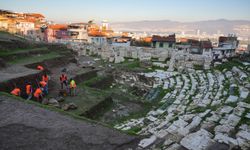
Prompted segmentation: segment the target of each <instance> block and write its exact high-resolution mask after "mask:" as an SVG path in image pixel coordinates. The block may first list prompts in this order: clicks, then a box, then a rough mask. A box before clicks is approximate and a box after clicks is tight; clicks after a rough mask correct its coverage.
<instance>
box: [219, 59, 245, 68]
mask: <svg viewBox="0 0 250 150" xmlns="http://www.w3.org/2000/svg"><path fill="white" fill-rule="evenodd" d="M234 66H241V67H244V65H243V64H242V63H241V62H239V61H238V60H237V59H233V60H230V61H228V62H225V63H222V64H220V65H218V66H216V67H214V69H215V70H219V71H223V70H224V69H227V70H231V69H232V68H233V67H234Z"/></svg>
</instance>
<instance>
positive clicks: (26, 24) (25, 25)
mask: <svg viewBox="0 0 250 150" xmlns="http://www.w3.org/2000/svg"><path fill="white" fill-rule="evenodd" d="M16 28H17V33H18V34H20V35H23V36H25V35H28V31H30V30H34V29H35V23H34V22H33V21H30V20H26V19H17V20H16Z"/></svg>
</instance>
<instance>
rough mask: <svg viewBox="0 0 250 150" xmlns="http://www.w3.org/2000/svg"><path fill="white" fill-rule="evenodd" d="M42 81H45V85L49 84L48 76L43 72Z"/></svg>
mask: <svg viewBox="0 0 250 150" xmlns="http://www.w3.org/2000/svg"><path fill="white" fill-rule="evenodd" d="M42 81H45V82H46V83H48V82H49V76H48V75H47V73H46V72H45V73H44V75H43V76H42Z"/></svg>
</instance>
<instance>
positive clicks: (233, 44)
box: [213, 35, 239, 59]
mask: <svg viewBox="0 0 250 150" xmlns="http://www.w3.org/2000/svg"><path fill="white" fill-rule="evenodd" d="M218 43H219V44H218V47H216V48H214V49H213V53H214V59H223V58H230V57H233V56H235V50H236V48H237V47H238V45H239V40H237V37H236V36H235V35H228V36H220V37H219V42H218Z"/></svg>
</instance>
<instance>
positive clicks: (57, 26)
mask: <svg viewBox="0 0 250 150" xmlns="http://www.w3.org/2000/svg"><path fill="white" fill-rule="evenodd" d="M48 28H49V29H53V30H66V29H67V28H68V25H66V24H53V25H49V26H48Z"/></svg>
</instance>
